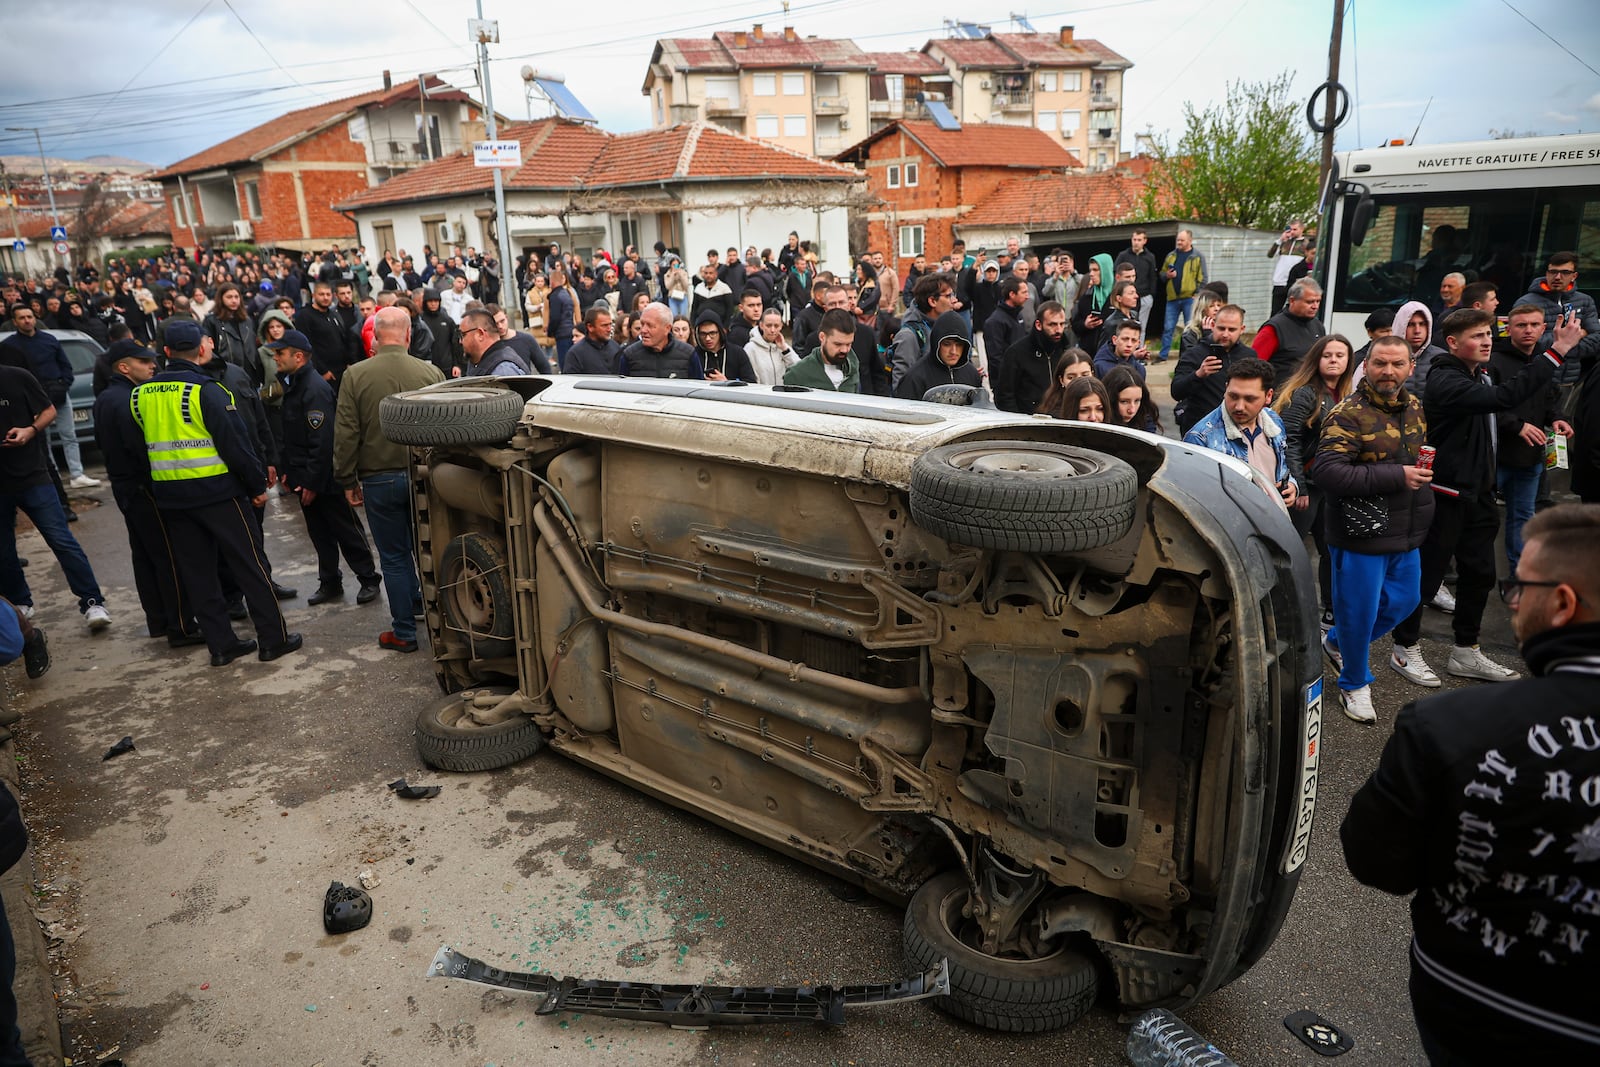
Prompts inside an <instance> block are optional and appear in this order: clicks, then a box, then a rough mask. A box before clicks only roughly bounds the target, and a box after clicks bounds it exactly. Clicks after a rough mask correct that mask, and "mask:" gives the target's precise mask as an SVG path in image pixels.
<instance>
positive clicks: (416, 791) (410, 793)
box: [389, 778, 439, 800]
mask: <svg viewBox="0 0 1600 1067" xmlns="http://www.w3.org/2000/svg"><path fill="white" fill-rule="evenodd" d="M389 788H390V789H393V790H394V795H395V796H397V797H399V798H400V799H401V800H427V799H428V798H429V797H436V796H438V795H439V787H438V786H436V785H407V784H406V780H405V779H404V778H396V779H395V780H394V781H392V782H390V783H389Z"/></svg>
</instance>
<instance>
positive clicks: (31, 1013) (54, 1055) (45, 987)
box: [0, 671, 66, 1067]
mask: <svg viewBox="0 0 1600 1067" xmlns="http://www.w3.org/2000/svg"><path fill="white" fill-rule="evenodd" d="M6 673H7V674H13V675H14V672H12V671H7V672H6ZM14 681H15V678H14V677H13V678H4V679H0V707H4V706H6V705H8V704H9V703H10V700H11V698H12V697H13V696H14V695H16V694H17V692H18V689H17V687H16V685H15V684H14ZM20 778H21V774H20V771H19V768H18V767H17V749H16V745H15V743H14V742H12V741H11V740H10V739H9V738H8V739H7V740H6V741H5V742H4V743H0V781H4V782H5V784H6V786H7V788H9V789H10V790H11V792H12V794H13V795H15V796H17V798H18V802H19V803H20V802H21V783H20ZM23 822H24V823H26V822H27V811H26V809H24V811H23ZM30 833H31V831H30ZM34 880H35V871H34V866H33V846H32V844H29V846H28V850H27V851H26V852H24V853H23V854H22V858H21V859H20V860H18V861H17V864H16V866H14V867H12V868H11V869H10V870H9V871H7V872H5V874H3V875H0V896H3V897H4V900H5V908H6V918H7V919H8V920H9V921H10V923H11V937H12V939H13V940H14V941H15V942H16V946H17V973H16V977H15V978H14V979H13V980H12V983H11V988H12V991H13V992H14V993H15V995H16V998H17V1025H18V1027H20V1028H21V1030H22V1045H23V1048H24V1049H25V1050H26V1051H27V1053H28V1058H29V1059H30V1060H32V1061H33V1065H34V1067H63V1065H64V1064H65V1062H66V1060H65V1056H64V1054H63V1052H62V1048H61V1020H60V1017H59V1016H58V1015H57V1012H56V997H55V982H54V980H53V979H52V977H51V972H50V950H49V946H48V945H47V944H46V942H45V937H44V930H43V928H42V927H40V925H39V920H38V919H36V918H35V917H34V914H33V905H34V896H33V883H34Z"/></svg>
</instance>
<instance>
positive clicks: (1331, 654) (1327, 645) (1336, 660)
mask: <svg viewBox="0 0 1600 1067" xmlns="http://www.w3.org/2000/svg"><path fill="white" fill-rule="evenodd" d="M1322 654H1323V655H1325V656H1327V657H1328V662H1329V663H1331V664H1333V669H1334V670H1335V671H1337V672H1340V673H1343V671H1344V656H1343V655H1342V654H1340V652H1339V646H1338V645H1336V644H1334V643H1333V642H1332V641H1329V640H1328V634H1327V631H1323V634H1322Z"/></svg>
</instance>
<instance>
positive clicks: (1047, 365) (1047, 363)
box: [989, 325, 1067, 415]
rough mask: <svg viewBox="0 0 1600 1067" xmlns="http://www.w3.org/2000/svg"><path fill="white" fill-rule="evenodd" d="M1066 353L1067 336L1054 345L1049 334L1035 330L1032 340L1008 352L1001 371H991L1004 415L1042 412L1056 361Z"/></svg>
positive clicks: (991, 378)
mask: <svg viewBox="0 0 1600 1067" xmlns="http://www.w3.org/2000/svg"><path fill="white" fill-rule="evenodd" d="M1066 349H1067V339H1066V337H1065V335H1063V336H1062V338H1061V340H1059V341H1056V342H1054V343H1051V341H1050V339H1049V338H1048V337H1047V336H1045V332H1044V331H1043V330H1041V329H1040V328H1039V327H1038V326H1037V325H1036V326H1034V328H1033V330H1032V332H1031V333H1029V334H1028V336H1026V337H1024V338H1022V339H1021V340H1020V341H1018V342H1017V343H1016V344H1014V345H1012V346H1011V347H1010V348H1008V349H1006V351H1005V353H1004V355H1003V356H1002V357H1001V359H1000V360H999V361H998V362H999V367H998V369H996V368H995V367H993V366H992V365H991V367H990V373H989V384H990V385H991V386H992V387H993V388H994V402H995V405H996V406H997V407H999V408H1000V410H1002V411H1016V412H1020V413H1021V414H1024V415H1031V414H1033V413H1034V412H1035V411H1038V410H1039V404H1040V402H1041V401H1042V400H1044V394H1045V393H1046V392H1048V391H1049V389H1050V375H1051V374H1052V373H1053V372H1054V370H1055V365H1056V360H1057V359H1059V358H1060V357H1061V353H1062V352H1065V351H1066Z"/></svg>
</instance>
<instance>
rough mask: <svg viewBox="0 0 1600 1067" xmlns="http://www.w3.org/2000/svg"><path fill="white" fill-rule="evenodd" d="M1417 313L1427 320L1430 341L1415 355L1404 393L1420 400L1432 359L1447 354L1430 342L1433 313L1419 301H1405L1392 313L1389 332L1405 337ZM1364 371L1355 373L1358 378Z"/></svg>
mask: <svg viewBox="0 0 1600 1067" xmlns="http://www.w3.org/2000/svg"><path fill="white" fill-rule="evenodd" d="M1419 311H1420V312H1422V317H1423V318H1425V319H1426V320H1428V337H1429V338H1430V340H1429V341H1427V342H1425V343H1424V344H1423V346H1422V350H1421V351H1420V352H1417V353H1416V363H1415V365H1413V366H1412V368H1411V377H1409V378H1407V379H1406V392H1408V393H1410V394H1411V395H1412V396H1414V397H1416V398H1417V399H1418V400H1421V399H1422V397H1423V394H1424V393H1425V392H1426V391H1427V389H1426V386H1427V383H1428V372H1429V371H1430V370H1431V369H1432V368H1433V361H1434V359H1435V358H1436V357H1438V356H1442V355H1447V354H1448V353H1446V352H1445V350H1444V349H1442V348H1440V347H1439V346H1438V345H1436V344H1434V343H1433V341H1432V340H1431V338H1432V337H1433V312H1431V311H1429V310H1428V305H1427V304H1424V303H1423V302H1422V301H1420V300H1410V301H1407V302H1406V303H1404V304H1401V305H1400V310H1399V311H1396V312H1395V313H1394V326H1393V327H1391V330H1390V332H1392V333H1393V334H1394V335H1395V336H1396V337H1401V338H1403V337H1405V335H1406V324H1407V323H1409V322H1410V321H1411V316H1412V315H1415V314H1416V313H1417V312H1419ZM1365 370H1366V368H1365V367H1357V368H1356V373H1357V375H1358V376H1359V375H1360V374H1362V373H1363V372H1364V371H1365Z"/></svg>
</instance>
